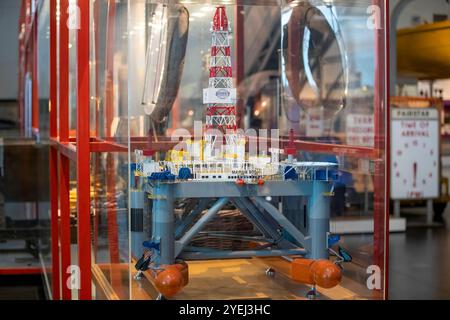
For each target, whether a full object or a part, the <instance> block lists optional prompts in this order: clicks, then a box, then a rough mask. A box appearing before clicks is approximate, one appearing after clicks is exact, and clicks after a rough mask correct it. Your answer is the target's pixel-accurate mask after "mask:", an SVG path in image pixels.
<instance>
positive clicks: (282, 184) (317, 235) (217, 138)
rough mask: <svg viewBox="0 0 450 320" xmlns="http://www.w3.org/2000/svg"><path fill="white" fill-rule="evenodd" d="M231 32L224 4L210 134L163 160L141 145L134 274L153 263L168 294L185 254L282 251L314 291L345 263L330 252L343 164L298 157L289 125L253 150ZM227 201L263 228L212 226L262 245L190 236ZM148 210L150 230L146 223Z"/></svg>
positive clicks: (208, 92) (213, 70)
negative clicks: (265, 147) (244, 230)
mask: <svg viewBox="0 0 450 320" xmlns="http://www.w3.org/2000/svg"><path fill="white" fill-rule="evenodd" d="M230 32H231V30H230V25H229V22H228V19H227V15H226V11H225V7H224V6H218V7H217V8H216V11H215V14H214V19H213V23H212V28H211V34H212V46H211V52H210V53H211V59H210V66H209V86H208V88H206V89H204V90H203V102H204V104H205V105H206V108H207V109H206V123H205V128H206V131H205V133H204V135H203V137H202V138H200V139H197V140H195V139H194V140H189V141H188V142H187V143H185V148H184V150H182V151H180V150H172V151H171V152H170V159H169V160H166V161H156V160H154V159H153V158H152V154H151V152H148V151H146V152H143V151H142V150H137V151H136V163H135V164H134V165H133V172H134V178H135V182H136V183H135V185H134V187H133V188H132V190H131V196H130V199H131V237H132V239H131V240H132V254H133V255H134V256H135V257H141V258H140V259H139V261H138V262H137V263H136V269H137V270H138V272H137V274H136V276H135V279H139V278H140V277H141V275H142V273H143V272H144V271H149V272H150V274H151V275H152V277H153V278H154V284H155V286H156V288H157V290H158V291H159V292H160V298H170V297H173V296H175V295H176V294H177V293H178V292H180V291H181V290H182V289H183V288H184V287H185V286H186V285H188V280H189V279H188V278H189V275H188V274H189V273H188V265H187V263H186V262H185V261H190V260H208V259H233V258H251V257H283V258H284V259H286V258H287V259H289V261H290V265H291V278H292V279H293V280H294V281H297V282H300V283H304V284H307V285H309V286H311V290H310V291H309V292H308V297H309V298H314V297H315V296H316V285H317V286H320V287H323V288H332V287H335V286H337V285H338V284H339V283H340V281H341V268H340V266H339V265H338V264H337V263H335V262H332V261H331V260H330V259H329V258H330V255H331V250H330V247H331V246H332V245H333V244H335V243H337V242H338V241H339V236H337V235H331V234H330V232H329V228H330V221H329V220H330V197H332V196H333V181H334V180H335V179H336V177H337V164H335V163H322V162H298V161H297V160H296V159H295V158H294V157H295V153H296V149H295V147H294V143H293V133H292V132H291V137H290V143H289V146H288V148H286V149H285V150H280V151H277V150H273V149H271V154H270V156H269V155H264V154H263V155H261V154H260V155H258V156H249V155H248V154H246V139H245V137H244V136H242V135H241V134H240V133H239V131H238V130H237V129H238V128H237V121H236V105H235V104H236V99H237V97H236V95H237V94H236V89H235V88H234V87H233V75H232V65H231V46H230ZM281 157H284V158H285V159H284V160H280V158H281ZM180 202H182V203H186V205H185V207H184V214H183V217H182V219H177V218H176V215H175V212H174V207H175V203H180ZM227 205H232V206H233V207H234V208H236V209H238V210H239V211H240V213H241V214H242V215H244V216H245V217H246V218H247V219H248V221H250V222H251V223H252V224H253V225H254V227H255V229H256V230H258V232H259V233H260V235H258V236H254V235H242V234H230V233H223V234H221V233H217V232H216V233H215V234H210V235H208V234H206V236H210V237H216V238H219V239H220V238H221V237H223V238H225V237H226V238H227V239H230V238H232V239H237V240H240V241H244V242H245V241H247V242H249V243H253V244H255V243H256V244H257V245H256V246H255V245H253V246H249V248H250V247H251V248H252V249H249V250H242V251H233V250H218V249H212V248H206V247H196V246H193V245H192V244H191V242H192V240H193V239H194V237H195V236H197V235H198V234H199V233H200V232H201V231H202V230H203V228H204V227H205V225H206V224H207V223H208V222H210V221H211V220H213V219H214V218H215V217H216V216H217V215H218V213H219V212H220V211H221V210H222V209H223V208H224V207H225V206H227ZM146 217H149V218H147V222H148V221H150V222H148V223H149V224H150V225H151V233H150V234H148V232H147V234H146V233H145V232H144V230H145V228H144V225H145V221H146ZM142 246H143V247H142ZM142 252H144V253H142ZM338 260H339V259H338ZM340 261H342V259H340ZM268 274H269V275H270V272H268Z"/></svg>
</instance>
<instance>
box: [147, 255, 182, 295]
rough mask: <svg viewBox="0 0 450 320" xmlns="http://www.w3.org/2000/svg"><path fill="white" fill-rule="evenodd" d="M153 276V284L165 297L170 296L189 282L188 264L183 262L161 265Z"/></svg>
mask: <svg viewBox="0 0 450 320" xmlns="http://www.w3.org/2000/svg"><path fill="white" fill-rule="evenodd" d="M161 267H162V268H163V269H164V270H162V271H159V272H158V273H157V275H156V278H155V286H156V289H158V291H159V292H160V293H161V294H162V295H163V296H165V297H166V298H171V297H173V296H175V295H176V294H177V293H178V292H180V291H181V289H183V288H184V287H185V286H186V285H187V284H188V282H189V272H188V266H187V264H186V263H185V262H180V263H176V264H172V265H163V266H161Z"/></svg>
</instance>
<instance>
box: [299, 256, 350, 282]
mask: <svg viewBox="0 0 450 320" xmlns="http://www.w3.org/2000/svg"><path fill="white" fill-rule="evenodd" d="M291 277H292V279H293V280H294V281H298V282H301V283H305V284H309V285H317V286H319V287H321V288H325V289H330V288H333V287H335V286H337V285H338V284H339V283H340V282H341V279H342V273H341V269H339V267H338V266H336V265H335V264H334V263H333V262H331V261H329V260H311V259H294V261H292V263H291Z"/></svg>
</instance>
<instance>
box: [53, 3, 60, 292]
mask: <svg viewBox="0 0 450 320" xmlns="http://www.w3.org/2000/svg"><path fill="white" fill-rule="evenodd" d="M56 31H57V23H56V0H50V137H51V138H53V139H55V138H56V137H57V135H58V132H57V125H56V119H57V109H58V106H57V101H58V96H57V94H58V90H57V83H56V82H57V81H58V77H57V66H56V57H57V46H56ZM50 208H51V209H50V210H51V238H52V246H51V248H52V297H53V300H59V299H60V298H61V293H60V285H61V282H60V265H59V259H60V257H59V223H58V222H59V221H58V220H59V219H58V151H57V147H56V146H53V145H52V146H51V148H50Z"/></svg>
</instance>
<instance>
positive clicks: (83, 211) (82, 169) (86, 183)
mask: <svg viewBox="0 0 450 320" xmlns="http://www.w3.org/2000/svg"><path fill="white" fill-rule="evenodd" d="M77 5H78V8H79V13H80V15H79V29H78V30H77V85H78V86H77V102H78V105H77V181H78V185H77V191H78V193H77V209H78V260H79V267H80V291H79V298H80V299H81V300H90V299H92V292H91V290H92V284H91V278H92V275H91V226H90V200H91V199H90V132H89V131H90V125H89V124H90V121H89V120H90V116H89V104H90V95H89V87H90V81H89V80H90V77H89V37H90V35H89V27H90V13H89V9H90V8H89V7H90V2H89V1H85V0H83V1H81V0H78V1H77Z"/></svg>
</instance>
